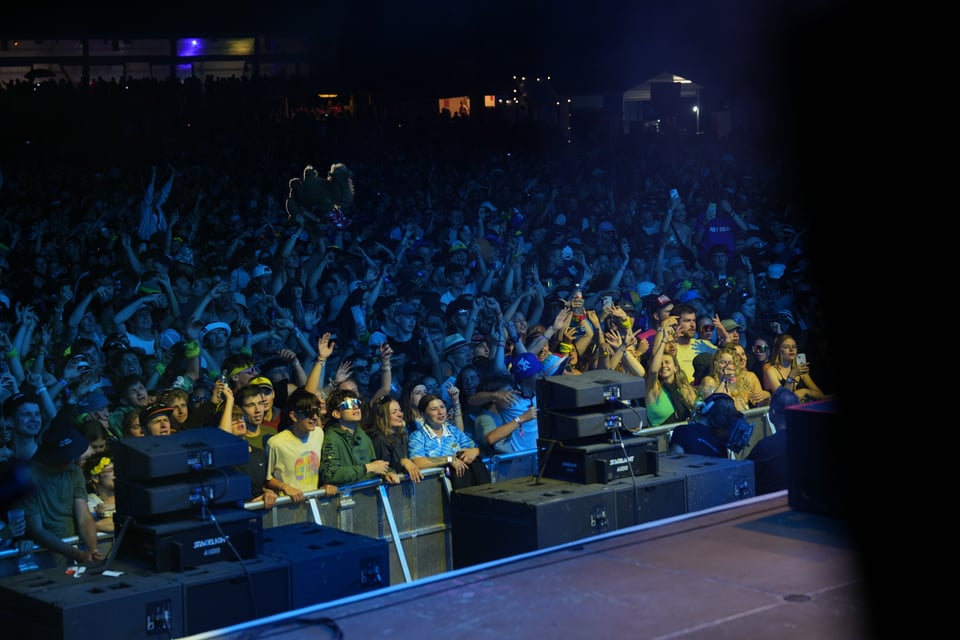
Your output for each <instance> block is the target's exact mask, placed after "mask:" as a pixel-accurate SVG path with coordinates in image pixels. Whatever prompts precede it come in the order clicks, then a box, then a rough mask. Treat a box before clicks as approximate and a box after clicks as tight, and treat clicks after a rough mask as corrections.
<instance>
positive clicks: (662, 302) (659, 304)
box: [641, 293, 673, 314]
mask: <svg viewBox="0 0 960 640" xmlns="http://www.w3.org/2000/svg"><path fill="white" fill-rule="evenodd" d="M641 304H642V305H643V310H644V311H646V312H647V313H649V314H654V313H656V312H657V311H660V310H661V309H663V308H664V307H665V306H667V305H668V304H673V300H671V299H670V298H669V297H668V296H665V295H664V294H662V293H660V294H656V293H651V294H650V295H648V296H644V297H643V302H642V303H641Z"/></svg>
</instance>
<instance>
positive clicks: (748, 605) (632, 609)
mask: <svg viewBox="0 0 960 640" xmlns="http://www.w3.org/2000/svg"><path fill="white" fill-rule="evenodd" d="M876 635H877V634H876V633H874V629H872V628H871V611H870V609H869V603H868V600H867V593H866V585H865V582H864V577H863V574H862V573H861V566H860V555H859V553H858V551H857V548H856V546H855V545H854V542H853V540H852V538H851V536H850V535H849V533H848V531H847V528H846V526H845V524H844V523H843V522H842V521H841V520H837V519H834V518H829V517H826V516H821V515H816V514H811V513H803V512H799V511H795V510H793V509H791V508H790V507H789V506H788V504H787V492H785V491H783V492H779V493H774V494H768V495H766V496H759V497H756V498H750V499H748V500H744V501H741V502H737V503H731V504H727V505H723V506H721V507H715V508H713V509H708V510H705V511H700V512H697V513H690V514H685V515H683V516H678V517H675V518H669V519H665V520H659V521H657V522H652V523H647V524H644V525H638V526H635V527H631V528H628V529H621V530H618V531H616V532H612V533H608V534H603V535H599V536H596V537H592V538H588V539H585V540H581V541H578V542H575V543H568V544H564V545H560V546H556V547H551V548H549V549H541V550H538V551H535V552H532V553H527V554H524V555H520V556H514V557H512V558H509V559H505V560H499V561H496V562H489V563H486V564H482V565H476V566H473V567H468V568H465V569H460V570H457V571H453V572H449V573H445V574H442V575H438V576H435V577H432V578H427V579H421V580H419V581H416V582H413V583H410V584H405V585H397V586H393V587H389V588H385V589H381V590H378V591H374V592H368V593H365V594H363V595H362V596H353V597H350V598H344V599H341V600H336V601H333V602H327V603H323V604H320V605H315V606H312V607H309V608H304V609H299V610H297V611H291V612H289V613H286V614H282V615H276V616H271V617H268V618H262V619H259V620H256V621H251V622H247V623H244V624H241V625H236V626H233V627H227V628H224V629H219V630H214V631H208V632H205V633H202V634H197V635H194V636H191V638H194V639H201V638H218V639H220V638H223V639H230V640H240V639H247V638H271V639H274V638H276V639H280V640H301V639H303V638H338V637H342V638H346V639H348V640H350V639H354V638H356V639H360V638H392V639H393V640H406V639H407V638H410V639H414V638H416V639H418V640H420V639H423V638H467V639H469V640H485V639H489V640H504V639H505V638H509V639H511V640H525V639H528V638H529V639H533V638H537V639H562V640H566V639H571V640H572V639H577V638H585V639H586V638H589V639H590V640H594V639H596V638H604V637H616V638H630V639H636V638H640V639H650V640H667V639H672V638H683V639H691V640H699V639H708V638H709V639H710V640H717V639H721V640H723V639H730V640H743V639H745V638H746V639H753V638H776V639H777V640H860V639H864V640H865V639H867V638H873V637H876Z"/></svg>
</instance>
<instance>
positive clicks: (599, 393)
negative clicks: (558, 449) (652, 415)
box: [537, 369, 646, 411]
mask: <svg viewBox="0 0 960 640" xmlns="http://www.w3.org/2000/svg"><path fill="white" fill-rule="evenodd" d="M645 389H646V385H645V383H644V379H643V378H641V377H639V376H633V375H630V374H628V373H622V372H620V371H614V370H612V369H594V370H593V371H587V372H586V373H583V374H581V375H578V376H548V377H546V378H541V379H539V380H537V406H538V407H539V408H540V409H548V410H551V411H560V410H563V409H581V408H586V407H594V406H596V407H598V408H597V409H595V411H604V410H605V409H606V407H607V406H608V405H610V403H611V402H618V401H628V400H639V399H642V398H643V396H644V390H645ZM621 406H622V405H621Z"/></svg>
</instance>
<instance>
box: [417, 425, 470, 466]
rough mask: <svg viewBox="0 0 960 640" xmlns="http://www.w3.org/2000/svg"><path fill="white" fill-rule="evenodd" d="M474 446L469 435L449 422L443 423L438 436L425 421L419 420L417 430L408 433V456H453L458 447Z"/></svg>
mask: <svg viewBox="0 0 960 640" xmlns="http://www.w3.org/2000/svg"><path fill="white" fill-rule="evenodd" d="M476 446H477V445H476V443H475V442H474V441H473V440H472V439H471V438H470V436H468V435H467V434H465V433H464V432H463V431H460V429H457V427H455V426H454V425H452V424H450V423H449V422H446V423H444V425H443V431H442V432H441V433H440V435H439V436H438V435H437V434H436V432H435V431H434V430H433V429H431V428H430V427H429V426H428V425H427V424H426V422H421V423H420V425H419V426H418V427H417V430H416V431H414V432H413V433H411V434H410V443H409V456H410V457H411V458H420V457H423V458H436V457H438V456H453V455H456V454H457V451H459V450H460V449H470V448H474V447H476Z"/></svg>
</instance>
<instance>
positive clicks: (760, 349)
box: [753, 344, 769, 353]
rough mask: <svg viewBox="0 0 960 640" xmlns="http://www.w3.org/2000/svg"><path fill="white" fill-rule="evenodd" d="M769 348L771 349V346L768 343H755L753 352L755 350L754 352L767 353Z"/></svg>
mask: <svg viewBox="0 0 960 640" xmlns="http://www.w3.org/2000/svg"><path fill="white" fill-rule="evenodd" d="M768 349H769V347H768V346H766V345H763V344H755V345H753V352H754V353H766V352H767V350H768Z"/></svg>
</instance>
